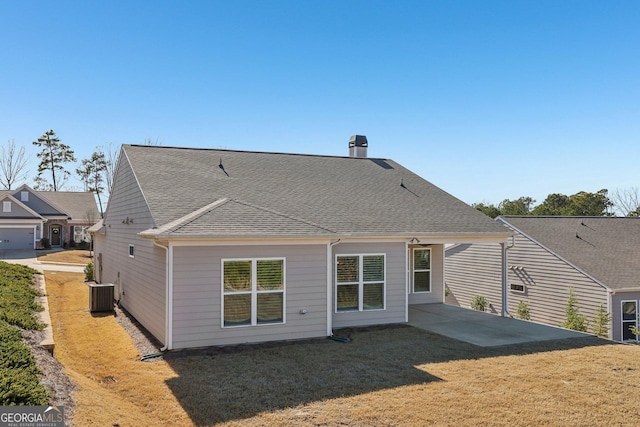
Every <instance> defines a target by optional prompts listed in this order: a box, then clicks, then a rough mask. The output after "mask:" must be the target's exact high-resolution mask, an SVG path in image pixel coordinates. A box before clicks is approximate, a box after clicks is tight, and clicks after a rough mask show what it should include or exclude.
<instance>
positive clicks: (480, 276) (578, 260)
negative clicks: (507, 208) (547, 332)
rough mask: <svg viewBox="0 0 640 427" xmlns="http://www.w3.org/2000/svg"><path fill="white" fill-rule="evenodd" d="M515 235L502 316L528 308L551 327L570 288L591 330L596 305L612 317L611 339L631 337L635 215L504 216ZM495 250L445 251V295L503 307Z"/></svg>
mask: <svg viewBox="0 0 640 427" xmlns="http://www.w3.org/2000/svg"><path fill="white" fill-rule="evenodd" d="M497 221H498V222H499V223H501V224H504V225H506V226H507V227H509V228H510V229H512V230H513V231H514V232H516V233H517V234H516V235H515V237H514V241H513V246H512V247H510V248H509V249H508V250H507V257H508V283H509V291H508V311H509V312H510V313H511V315H515V313H516V308H517V306H518V303H519V302H520V301H524V302H526V303H528V304H529V310H530V314H531V320H532V321H536V322H540V323H545V324H548V325H552V326H559V325H561V324H562V323H563V322H564V320H565V319H566V316H565V308H566V305H567V300H568V298H569V289H570V288H572V289H573V291H574V294H575V296H576V298H577V302H578V307H579V310H580V314H582V315H584V316H586V317H587V318H588V320H589V325H590V328H589V330H590V331H591V330H593V326H594V324H595V313H596V310H598V307H599V306H600V304H604V308H605V309H606V310H607V311H608V312H610V313H611V315H612V316H611V324H610V329H609V331H610V338H612V339H614V340H616V341H628V340H637V337H636V336H635V335H633V334H632V333H631V332H630V331H629V327H630V326H636V327H638V313H639V304H640V275H638V271H639V270H640V218H616V217H562V216H558V217H544V216H504V217H498V218H497ZM500 263H501V253H500V250H499V249H497V248H496V247H495V245H493V246H492V245H478V244H471V245H469V244H464V245H456V246H452V247H449V248H447V250H446V269H447V276H446V285H447V287H448V289H449V291H450V293H451V295H450V298H451V299H452V300H455V301H457V303H458V304H459V305H462V306H469V303H470V300H471V298H472V297H473V296H474V295H483V296H485V297H486V298H487V299H488V301H489V303H490V304H491V308H492V311H497V312H499V311H501V310H502V299H501V283H502V282H501V269H500Z"/></svg>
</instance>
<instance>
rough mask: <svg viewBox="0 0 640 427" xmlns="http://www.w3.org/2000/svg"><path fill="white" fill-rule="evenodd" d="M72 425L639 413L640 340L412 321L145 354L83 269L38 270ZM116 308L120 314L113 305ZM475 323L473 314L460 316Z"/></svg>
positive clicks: (588, 418) (541, 419)
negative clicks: (476, 333) (474, 336)
mask: <svg viewBox="0 0 640 427" xmlns="http://www.w3.org/2000/svg"><path fill="white" fill-rule="evenodd" d="M46 277H47V288H48V293H49V300H50V302H49V303H50V307H51V312H52V316H53V325H54V334H55V337H56V356H57V357H58V358H59V360H60V362H61V363H62V364H63V365H64V366H65V369H66V372H67V373H68V374H69V375H70V376H71V377H72V378H73V379H74V381H75V382H76V384H77V386H78V391H77V392H76V394H75V399H76V402H77V407H76V412H75V415H74V420H73V421H74V425H82V426H89V425H114V424H119V425H120V426H129V425H157V426H160V425H172V426H174V425H180V426H182V425H214V424H215V425H229V426H231V425H233V426H236V425H238V426H239V425H242V426H247V425H248V426H264V425H276V426H278V425H279V426H301V425H302V426H305V425H308V426H317V425H355V426H369V425H439V426H440V425H442V426H454V425H455V426H461V425H462V426H466V425H469V426H470V425H479V424H482V425H495V426H507V425H509V426H528V425H570V426H583V425H635V424H637V420H638V419H640V408H639V407H638V405H637V402H638V401H640V391H639V390H638V387H637V384H638V383H639V382H640V369H639V368H638V367H637V361H638V359H639V358H640V346H631V345H620V344H614V343H611V342H608V341H604V340H600V339H597V338H593V337H587V338H574V339H568V340H561V341H547V342H541V343H527V344H521V345H515V346H505V347H500V348H481V347H476V346H473V345H471V344H467V343H463V342H459V341H455V340H452V339H449V338H446V337H442V336H439V335H435V334H430V333H427V332H424V331H421V330H418V329H415V328H411V327H403V328H371V329H369V330H360V329H352V330H347V331H342V334H348V335H349V336H350V337H351V342H349V343H340V342H334V341H328V340H325V341H322V344H321V345H318V343H319V341H310V342H301V343H293V344H292V343H287V344H268V345H253V346H237V347H233V348H228V347H227V348H224V349H207V350H201V351H189V352H175V353H170V354H168V355H167V356H166V357H165V359H164V360H158V361H156V362H153V363H145V362H141V361H140V356H141V352H140V351H138V350H137V349H136V346H135V345H134V341H133V340H132V338H131V336H130V335H129V334H128V333H127V331H126V330H125V328H123V327H122V326H120V324H119V323H118V321H117V319H116V318H115V317H114V316H113V315H100V316H92V315H91V314H90V313H89V312H88V310H87V307H88V290H87V285H86V284H84V283H82V275H81V274H72V273H47V274H46ZM118 316H121V314H118ZM467 327H470V328H472V327H473V325H467Z"/></svg>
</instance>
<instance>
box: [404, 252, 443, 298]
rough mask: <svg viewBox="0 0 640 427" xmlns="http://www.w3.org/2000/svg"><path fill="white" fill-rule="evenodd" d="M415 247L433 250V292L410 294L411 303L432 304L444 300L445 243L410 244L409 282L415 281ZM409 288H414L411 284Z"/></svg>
mask: <svg viewBox="0 0 640 427" xmlns="http://www.w3.org/2000/svg"><path fill="white" fill-rule="evenodd" d="M413 249H430V250H431V292H418V293H415V294H414V293H410V294H409V304H432V303H442V302H444V245H429V246H413V245H411V246H409V253H408V254H407V256H408V257H409V263H410V265H409V268H410V271H411V274H410V275H409V283H410V284H411V283H412V282H413ZM409 289H412V286H410V288H409Z"/></svg>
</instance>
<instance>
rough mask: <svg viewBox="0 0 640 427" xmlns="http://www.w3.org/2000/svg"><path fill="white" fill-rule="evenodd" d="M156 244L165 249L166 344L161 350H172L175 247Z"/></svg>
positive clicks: (154, 243) (155, 243) (155, 244)
mask: <svg viewBox="0 0 640 427" xmlns="http://www.w3.org/2000/svg"><path fill="white" fill-rule="evenodd" d="M153 245H154V246H157V247H159V248H162V249H164V250H165V254H166V256H165V261H164V262H165V272H164V275H165V304H164V307H165V311H164V335H165V339H164V341H165V344H164V347H162V348H161V349H160V351H166V350H170V349H171V348H172V345H173V342H172V341H173V340H172V334H173V322H172V319H173V248H172V247H171V246H163V245H161V244H159V243H158V242H156V241H154V242H153Z"/></svg>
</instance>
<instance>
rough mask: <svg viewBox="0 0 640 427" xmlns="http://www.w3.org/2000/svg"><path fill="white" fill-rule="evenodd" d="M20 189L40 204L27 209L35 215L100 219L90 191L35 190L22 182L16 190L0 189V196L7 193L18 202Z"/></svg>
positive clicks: (73, 218)
mask: <svg viewBox="0 0 640 427" xmlns="http://www.w3.org/2000/svg"><path fill="white" fill-rule="evenodd" d="M21 191H28V192H29V194H30V195H31V197H34V196H35V197H36V198H38V199H39V200H40V202H41V204H42V205H44V206H40V208H38V209H32V208H30V207H29V209H30V210H31V211H32V212H36V214H37V215H40V216H42V217H48V218H63V219H69V220H72V221H75V222H94V221H98V220H99V219H100V213H99V212H98V207H97V204H96V200H95V197H94V195H93V193H92V192H78V191H36V190H34V189H32V188H31V187H29V186H28V185H26V184H24V185H22V186H20V187H19V188H18V189H16V190H11V191H8V190H3V191H0V197H2V196H3V195H5V194H9V195H11V196H13V197H14V199H15V200H16V201H18V202H19V200H18V198H17V196H18V194H19V193H20V192H21ZM19 203H21V205H22V206H25V207H28V205H33V200H32V199H30V201H29V202H24V203H23V202H19Z"/></svg>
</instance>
